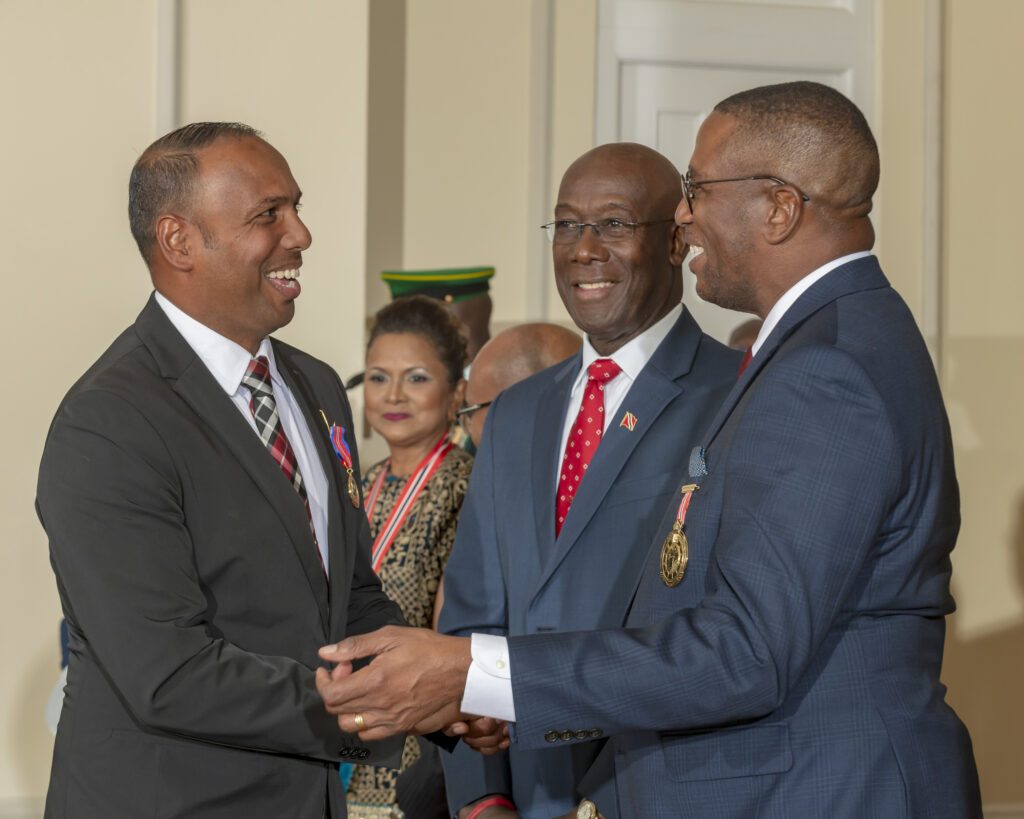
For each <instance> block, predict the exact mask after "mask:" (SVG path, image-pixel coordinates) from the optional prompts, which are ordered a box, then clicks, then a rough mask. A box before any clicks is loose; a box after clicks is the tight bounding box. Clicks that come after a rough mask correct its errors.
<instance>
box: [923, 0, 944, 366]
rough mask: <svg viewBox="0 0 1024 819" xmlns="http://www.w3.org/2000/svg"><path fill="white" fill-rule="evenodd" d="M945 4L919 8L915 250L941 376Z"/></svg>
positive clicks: (927, 332)
mask: <svg viewBox="0 0 1024 819" xmlns="http://www.w3.org/2000/svg"><path fill="white" fill-rule="evenodd" d="M944 6H945V3H944V0H926V2H925V5H924V88H923V89H922V91H923V96H924V115H923V119H924V122H923V126H924V133H923V134H922V145H923V150H922V155H921V161H922V165H923V167H922V171H923V173H922V191H921V203H922V207H921V218H922V226H921V227H922V232H921V238H922V248H921V278H922V281H921V324H922V327H921V329H922V331H923V332H922V334H923V335H924V339H925V343H926V344H927V345H928V351H929V352H930V353H931V355H932V361H933V363H934V364H935V369H936V370H937V371H938V373H939V375H940V377H941V375H942V341H943V334H944V330H945V327H944V324H945V322H944V321H943V301H944V300H943V291H944V287H943V284H944V275H943V272H944V271H943V265H944V258H943V252H942V219H943V207H944V204H945V203H944V193H945V192H944V190H943V185H942V177H943V171H944V164H945V163H944V141H943V130H944V125H945V120H944V105H943V92H944V82H943V68H944V65H943V63H944V60H945V49H944V43H943V40H944V36H945V8H944Z"/></svg>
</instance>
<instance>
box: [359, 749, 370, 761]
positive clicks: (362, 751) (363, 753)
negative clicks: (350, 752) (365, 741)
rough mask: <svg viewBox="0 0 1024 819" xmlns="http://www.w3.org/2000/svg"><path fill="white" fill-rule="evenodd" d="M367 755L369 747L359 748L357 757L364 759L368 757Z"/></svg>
mask: <svg viewBox="0 0 1024 819" xmlns="http://www.w3.org/2000/svg"><path fill="white" fill-rule="evenodd" d="M369 755H370V749H369V748H360V749H359V758H360V759H366V757H368V756H369Z"/></svg>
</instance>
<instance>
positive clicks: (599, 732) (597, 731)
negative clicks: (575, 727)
mask: <svg viewBox="0 0 1024 819" xmlns="http://www.w3.org/2000/svg"><path fill="white" fill-rule="evenodd" d="M590 736H591V737H593V738H594V739H597V738H598V737H600V736H604V731H602V730H601V729H600V728H591V729H590Z"/></svg>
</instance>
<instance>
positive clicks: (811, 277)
mask: <svg viewBox="0 0 1024 819" xmlns="http://www.w3.org/2000/svg"><path fill="white" fill-rule="evenodd" d="M870 255H871V251H870V250H861V251H859V252H858V253H850V254H848V255H846V256H840V257H839V258H838V259H833V260H832V261H831V262H826V263H825V264H823V265H822V266H821V267H819V268H818V269H817V270H812V271H811V272H810V273H808V274H807V275H806V276H804V277H803V278H802V279H800V281H798V282H797V283H796V284H794V285H793V286H792V287H791V288H789V290H787V291H786V292H785V293H783V294H782V295H781V296H780V297H779V300H778V301H777V302H775V304H774V306H773V307H772V309H771V310H769V311H768V315H767V316H765V317H764V323H763V324H762V325H761V331H760V332H759V333H758V334H757V338H756V339H755V340H754V343H753V344H752V345H751V346H750V354H751V356H755V355H757V351H758V350H760V349H761V346H762V345H763V344H764V342H765V339H767V338H768V336H770V335H771V333H772V330H774V329H775V328H776V327H777V326H778V323H779V321H780V320H781V319H782V317H783V316H784V315H786V311H788V310H789V308H790V307H792V306H793V305H794V304H796V300H797V299H798V298H800V297H801V296H802V295H803V294H804V293H805V292H806V291H807V290H808V289H809V288H810V286H811V285H812V284H814V283H815V282H816V281H818V280H819V279H822V278H824V277H825V274H826V273H831V272H832V271H833V270H835V269H836V268H837V267H839V266H840V265H844V264H846V263H847V262H852V261H853V260H854V259H863V258H864V257H865V256H870Z"/></svg>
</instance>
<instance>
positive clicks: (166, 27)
mask: <svg viewBox="0 0 1024 819" xmlns="http://www.w3.org/2000/svg"><path fill="white" fill-rule="evenodd" d="M155 22H156V32H155V35H156V49H155V55H156V66H155V69H156V70H155V72H154V77H155V83H156V107H155V111H154V117H155V118H154V122H153V129H154V132H155V134H156V136H158V137H159V136H163V135H164V134H166V133H168V132H170V131H173V130H174V129H175V128H177V127H178V126H179V125H180V124H181V2H180V0H156V21H155ZM0 819H3V817H2V815H0Z"/></svg>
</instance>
